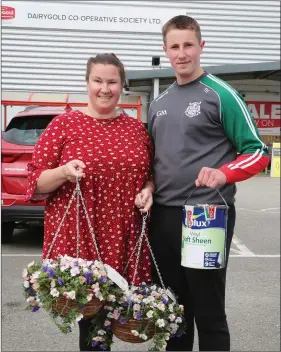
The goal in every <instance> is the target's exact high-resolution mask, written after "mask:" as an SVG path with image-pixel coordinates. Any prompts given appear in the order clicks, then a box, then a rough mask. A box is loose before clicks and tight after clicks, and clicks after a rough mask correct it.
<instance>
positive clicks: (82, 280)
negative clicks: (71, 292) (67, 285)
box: [79, 276, 87, 285]
mask: <svg viewBox="0 0 281 352" xmlns="http://www.w3.org/2000/svg"><path fill="white" fill-rule="evenodd" d="M86 281H87V279H86V278H85V277H84V276H79V282H80V284H81V285H83V284H84V283H85V282H86Z"/></svg>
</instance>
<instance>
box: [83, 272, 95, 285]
mask: <svg viewBox="0 0 281 352" xmlns="http://www.w3.org/2000/svg"><path fill="white" fill-rule="evenodd" d="M84 277H85V278H86V280H87V283H88V284H92V283H93V282H94V279H93V272H92V271H88V272H87V273H85V274H84Z"/></svg>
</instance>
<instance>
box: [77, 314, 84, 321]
mask: <svg viewBox="0 0 281 352" xmlns="http://www.w3.org/2000/svg"><path fill="white" fill-rule="evenodd" d="M81 319H83V314H79V315H77V316H76V321H77V322H78V321H80V320H81Z"/></svg>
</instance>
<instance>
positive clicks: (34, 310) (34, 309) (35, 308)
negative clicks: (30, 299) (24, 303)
mask: <svg viewBox="0 0 281 352" xmlns="http://www.w3.org/2000/svg"><path fill="white" fill-rule="evenodd" d="M39 309H40V307H38V306H35V307H33V309H32V312H37V310H39Z"/></svg>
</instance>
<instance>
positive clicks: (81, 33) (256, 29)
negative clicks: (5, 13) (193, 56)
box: [1, 0, 280, 93]
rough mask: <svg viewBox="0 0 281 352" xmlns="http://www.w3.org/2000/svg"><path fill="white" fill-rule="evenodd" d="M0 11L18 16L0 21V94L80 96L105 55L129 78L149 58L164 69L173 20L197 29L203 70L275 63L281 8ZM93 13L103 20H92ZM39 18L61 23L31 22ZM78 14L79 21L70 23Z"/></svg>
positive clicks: (105, 5) (97, 6) (213, 4)
mask: <svg viewBox="0 0 281 352" xmlns="http://www.w3.org/2000/svg"><path fill="white" fill-rule="evenodd" d="M2 5H4V6H11V7H14V8H15V15H16V16H15V18H14V19H9V20H3V21H2V63H1V66H2V90H4V91H29V92H34V91H35V92H66V93H84V92H85V79H84V75H85V66H86V62H87V59H88V58H89V57H90V56H94V55H96V54H98V53H102V52H114V53H115V54H117V55H118V56H119V58H120V59H121V60H122V61H123V63H124V64H125V68H126V70H143V69H150V68H152V66H151V58H152V56H159V57H160V58H161V68H168V67H169V64H168V60H167V59H166V58H165V56H164V54H163V50H162V38H161V34H160V31H161V27H162V25H163V24H164V23H165V22H166V21H167V20H168V19H169V18H170V17H172V16H175V15H177V14H188V15H190V16H192V17H194V18H195V19H197V20H198V22H199V23H200V25H201V28H202V35H203V39H204V40H206V46H205V50H204V53H203V55H202V66H216V65H222V64H236V63H237V64H239V63H249V64H251V63H255V62H267V61H276V60H279V59H280V1H246V0H245V1H200V0H198V1H174V2H173V3H172V2H166V1H161V2H157V1H79V2H77V1H63V0H60V1H56V0H55V1H54V0H53V1H40V0H39V1H38V0H37V1H36V2H34V1H7V0H5V1H2ZM97 13H98V15H99V16H100V17H103V18H106V19H104V20H103V21H97V20H94V19H95V14H97ZM38 14H45V15H51V16H53V15H57V17H58V16H59V15H61V16H62V15H65V16H66V19H65V20H59V19H57V20H51V19H48V18H47V19H41V20H39V19H36V18H32V16H34V15H35V17H36V15H38ZM75 14H76V15H77V16H78V15H79V18H80V20H77V21H67V17H68V16H69V15H72V16H73V15H75ZM28 16H31V18H28ZM83 16H84V17H83ZM85 16H88V17H89V18H88V20H87V21H82V17H83V18H84V19H85V18H86V17H85ZM115 17H116V22H114V23H112V22H110V20H112V19H113V18H115ZM58 18H59V17H58ZM120 18H122V19H125V18H127V20H129V19H130V20H132V21H135V22H134V23H131V24H130V23H124V20H123V23H120V22H118V21H119V20H120ZM145 20H146V22H144V21H145ZM137 21H138V22H139V23H137ZM140 22H142V23H140ZM149 22H150V23H149Z"/></svg>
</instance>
